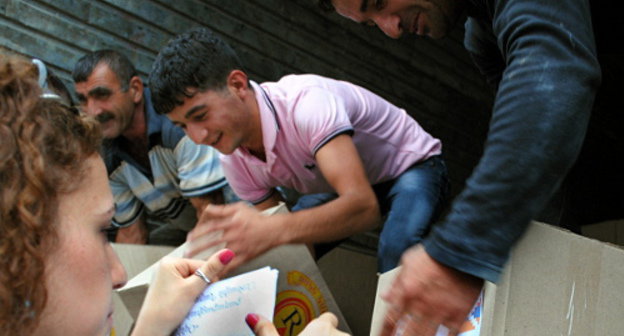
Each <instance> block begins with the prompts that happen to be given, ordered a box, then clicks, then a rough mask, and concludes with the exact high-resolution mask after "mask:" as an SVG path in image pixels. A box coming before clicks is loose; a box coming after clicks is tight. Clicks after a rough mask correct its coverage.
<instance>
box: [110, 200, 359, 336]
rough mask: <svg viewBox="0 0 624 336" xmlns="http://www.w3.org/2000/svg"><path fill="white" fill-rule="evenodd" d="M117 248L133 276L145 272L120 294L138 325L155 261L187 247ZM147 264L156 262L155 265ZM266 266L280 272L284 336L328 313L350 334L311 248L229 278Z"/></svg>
mask: <svg viewBox="0 0 624 336" xmlns="http://www.w3.org/2000/svg"><path fill="white" fill-rule="evenodd" d="M282 211H287V210H286V208H285V206H283V205H282V206H280V207H276V208H273V209H269V211H267V212H265V214H267V215H270V214H274V213H278V212H282ZM114 248H115V250H118V251H119V252H120V258H121V259H122V263H123V264H124V266H126V265H130V268H131V270H129V271H130V272H133V273H134V272H135V271H134V270H136V269H140V268H143V271H142V272H139V273H138V274H136V276H134V277H133V278H132V279H130V280H129V281H128V283H127V284H126V286H124V287H123V288H121V289H120V290H118V294H119V297H120V298H121V301H122V302H123V306H124V308H125V309H126V310H127V312H128V315H129V316H130V318H131V319H132V321H134V320H135V319H136V317H137V316H138V313H139V311H140V308H141V305H142V303H143V299H144V298H145V294H146V293H147V289H148V287H149V284H150V282H151V280H152V276H153V273H154V271H155V269H156V267H157V262H154V260H160V259H161V258H162V257H163V256H164V255H168V256H174V257H181V256H182V255H183V253H184V250H185V245H182V246H180V247H178V248H176V249H174V248H167V247H158V248H156V249H154V248H150V247H149V246H136V245H134V246H128V245H125V246H114ZM220 248H221V247H215V248H213V249H210V250H209V251H205V252H203V253H201V254H200V255H198V256H196V257H195V258H204V257H206V256H209V255H212V254H213V253H214V252H216V251H218V250H219V249H220ZM164 252H168V253H164ZM146 261H152V264H149V263H147V262H146ZM264 266H271V267H272V268H276V269H278V270H279V279H278V295H277V301H276V306H275V315H274V322H275V324H276V326H277V328H278V330H279V331H280V333H281V334H286V335H297V334H298V333H299V332H300V331H301V330H302V329H303V328H304V327H305V325H307V323H308V322H310V321H311V320H312V319H314V318H315V317H317V316H319V315H320V314H322V313H324V312H326V311H330V312H332V313H334V314H336V316H337V317H338V320H339V325H340V328H341V330H345V331H347V332H350V329H349V326H348V325H347V323H346V321H345V319H344V316H343V315H342V312H341V311H340V309H339V308H338V305H337V304H336V302H335V300H334V298H333V296H332V294H331V292H330V291H329V289H328V287H327V284H326V283H325V281H324V279H323V277H322V276H321V273H320V271H319V269H318V267H317V265H316V263H315V261H314V259H313V258H312V256H311V255H310V253H309V251H308V249H307V247H305V246H304V245H285V246H280V247H278V248H275V249H272V250H271V251H269V252H267V253H265V254H263V255H262V256H259V257H258V258H256V259H254V260H252V261H250V262H249V263H247V264H245V265H243V266H241V267H239V268H238V269H236V270H235V271H234V272H233V273H232V274H228V276H234V275H237V274H241V273H244V272H247V271H251V270H255V269H258V268H261V267H264ZM116 313H117V312H116ZM241 322H242V321H241ZM115 330H117V333H116V334H117V335H121V336H125V335H127V334H122V333H121V329H120V328H119V329H118V328H117V326H116V327H115Z"/></svg>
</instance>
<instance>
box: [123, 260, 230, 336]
mask: <svg viewBox="0 0 624 336" xmlns="http://www.w3.org/2000/svg"><path fill="white" fill-rule="evenodd" d="M232 258H234V252H232V251H231V250H228V249H223V250H221V251H219V252H217V253H215V254H214V255H213V256H212V257H210V258H209V259H208V260H207V261H203V260H193V259H178V258H163V260H162V261H161V263H160V265H159V267H158V270H157V272H156V275H155V277H154V281H152V283H151V285H150V287H149V290H148V291H147V295H146V297H145V301H143V306H142V307H141V312H140V313H139V317H138V319H137V323H136V326H135V328H134V330H133V332H132V335H134V336H139V335H150V336H152V335H170V334H171V333H172V332H173V331H174V330H175V328H177V327H178V325H180V323H182V320H183V319H184V317H185V316H186V315H187V314H188V312H189V311H190V310H191V307H192V306H193V303H194V302H195V299H196V298H197V297H198V296H199V294H201V293H202V292H203V291H204V290H205V289H206V287H207V286H208V284H207V283H206V281H204V280H203V279H202V278H201V277H199V276H197V275H195V271H196V270H197V269H200V270H201V271H202V272H203V273H204V274H205V275H206V277H207V278H208V279H210V282H211V283H214V282H216V281H218V280H219V275H220V274H221V272H222V271H223V269H224V268H225V266H226V265H227V264H229V263H230V261H232Z"/></svg>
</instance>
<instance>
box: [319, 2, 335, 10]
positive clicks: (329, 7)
mask: <svg viewBox="0 0 624 336" xmlns="http://www.w3.org/2000/svg"><path fill="white" fill-rule="evenodd" d="M317 4H318V6H319V7H320V8H321V9H322V10H323V11H325V12H333V11H334V10H336V9H335V8H334V5H333V4H332V2H331V0H318V1H317Z"/></svg>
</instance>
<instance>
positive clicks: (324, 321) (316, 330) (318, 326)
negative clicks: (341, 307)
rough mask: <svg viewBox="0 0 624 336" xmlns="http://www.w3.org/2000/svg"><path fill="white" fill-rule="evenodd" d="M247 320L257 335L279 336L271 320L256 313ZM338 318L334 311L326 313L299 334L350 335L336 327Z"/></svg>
mask: <svg viewBox="0 0 624 336" xmlns="http://www.w3.org/2000/svg"><path fill="white" fill-rule="evenodd" d="M245 322H247V325H248V326H249V328H251V330H253V332H254V334H255V335H256V336H279V334H278V333H277V329H275V326H274V325H273V323H271V321H269V320H267V319H266V318H264V317H261V316H259V315H256V314H248V315H247V318H245ZM337 326H338V318H336V315H334V314H332V313H324V314H322V315H321V316H319V317H318V318H316V319H314V320H313V321H312V322H310V324H308V325H307V326H306V327H305V329H303V331H302V332H301V333H300V334H299V336H349V334H347V333H344V332H342V331H340V330H338V329H336V327H337Z"/></svg>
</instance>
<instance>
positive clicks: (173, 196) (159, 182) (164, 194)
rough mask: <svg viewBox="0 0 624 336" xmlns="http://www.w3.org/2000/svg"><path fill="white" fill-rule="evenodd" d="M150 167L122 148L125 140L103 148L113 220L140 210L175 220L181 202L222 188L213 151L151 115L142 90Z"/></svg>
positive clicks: (126, 219)
mask: <svg viewBox="0 0 624 336" xmlns="http://www.w3.org/2000/svg"><path fill="white" fill-rule="evenodd" d="M144 98H145V113H146V122H147V135H148V157H149V161H150V167H149V170H148V168H146V167H143V166H141V165H140V164H139V163H138V162H137V161H136V160H135V159H134V158H132V157H131V156H130V155H129V154H128V153H127V152H125V151H124V149H123V141H124V140H125V139H124V138H121V137H119V138H117V139H114V140H112V141H110V142H109V143H107V144H105V146H104V156H105V158H104V159H105V162H106V168H107V170H108V175H109V182H110V186H111V189H112V191H113V196H114V198H115V205H116V207H117V210H116V213H115V216H114V218H113V224H114V225H116V226H119V227H124V226H128V225H130V224H132V223H134V221H136V220H137V219H138V218H139V217H140V216H141V215H142V214H143V213H146V214H147V215H148V216H150V217H156V218H158V219H161V220H175V219H176V218H177V217H178V216H179V215H180V213H181V212H182V210H184V208H185V207H186V206H191V205H190V203H189V202H188V201H187V200H186V198H189V197H197V196H202V195H206V194H209V193H211V192H213V191H216V190H219V189H221V188H223V187H225V186H227V182H226V180H225V177H224V174H223V170H222V169H221V165H220V163H219V156H218V153H217V151H216V150H214V149H213V148H211V147H209V146H202V145H197V144H195V143H193V141H191V140H190V139H189V138H188V137H187V136H186V135H185V134H184V131H183V130H182V129H181V128H179V127H177V126H175V125H173V124H172V123H171V121H170V120H169V118H167V117H166V116H163V115H159V114H156V112H155V111H154V108H153V106H152V102H151V99H150V92H149V89H147V88H146V89H145V91H144Z"/></svg>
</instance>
